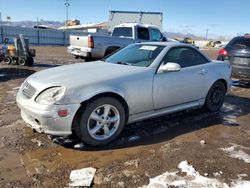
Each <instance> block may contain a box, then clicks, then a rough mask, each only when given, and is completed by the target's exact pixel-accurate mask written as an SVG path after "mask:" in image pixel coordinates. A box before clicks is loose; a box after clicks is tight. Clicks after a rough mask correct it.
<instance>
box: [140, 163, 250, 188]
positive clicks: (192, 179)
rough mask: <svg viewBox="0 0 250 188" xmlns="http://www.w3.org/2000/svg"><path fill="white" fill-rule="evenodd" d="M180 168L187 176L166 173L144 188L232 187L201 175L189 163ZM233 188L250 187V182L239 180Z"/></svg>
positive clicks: (153, 179) (182, 164)
mask: <svg viewBox="0 0 250 188" xmlns="http://www.w3.org/2000/svg"><path fill="white" fill-rule="evenodd" d="M178 168H179V169H180V170H181V172H184V173H185V174H186V175H184V176H181V175H178V172H179V171H175V172H165V173H164V174H162V175H159V176H157V177H155V178H150V180H149V184H148V185H144V186H143V188H155V187H161V188H167V187H171V186H176V187H181V188H188V187H203V188H229V187H230V186H229V185H228V184H226V183H224V182H221V181H219V180H217V179H215V178H207V177H204V176H202V175H200V173H199V172H197V171H196V170H195V169H194V167H193V166H192V165H190V164H188V162H187V161H182V162H180V164H179V165H178ZM231 187H232V188H239V187H243V188H245V187H250V181H242V180H241V178H240V179H239V180H236V181H233V182H232V184H231Z"/></svg>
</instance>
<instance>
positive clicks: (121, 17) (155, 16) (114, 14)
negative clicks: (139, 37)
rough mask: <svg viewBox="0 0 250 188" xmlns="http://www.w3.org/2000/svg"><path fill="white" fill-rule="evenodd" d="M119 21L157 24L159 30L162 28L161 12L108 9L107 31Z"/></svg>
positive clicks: (119, 22) (110, 30) (111, 29)
mask: <svg viewBox="0 0 250 188" xmlns="http://www.w3.org/2000/svg"><path fill="white" fill-rule="evenodd" d="M121 23H142V24H150V25H155V26H157V27H158V28H159V29H160V30H161V31H162V29H163V27H162V24H163V13H162V12H142V11H137V12H136V11H135V12H134V11H114V10H111V11H109V18H108V31H109V32H112V31H113V28H114V27H115V26H117V25H119V24H121Z"/></svg>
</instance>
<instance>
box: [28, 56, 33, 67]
mask: <svg viewBox="0 0 250 188" xmlns="http://www.w3.org/2000/svg"><path fill="white" fill-rule="evenodd" d="M33 63H34V59H33V57H28V59H27V65H28V66H32V65H33Z"/></svg>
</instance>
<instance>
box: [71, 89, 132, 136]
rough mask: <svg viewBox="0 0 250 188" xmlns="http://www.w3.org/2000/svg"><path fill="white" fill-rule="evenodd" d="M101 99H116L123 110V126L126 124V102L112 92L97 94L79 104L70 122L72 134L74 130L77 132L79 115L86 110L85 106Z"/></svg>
mask: <svg viewBox="0 0 250 188" xmlns="http://www.w3.org/2000/svg"><path fill="white" fill-rule="evenodd" d="M101 97H112V98H115V99H117V100H118V101H119V102H120V103H121V104H122V106H123V107H124V110H125V124H126V123H127V122H128V118H129V107H128V104H127V102H126V101H125V99H124V98H123V97H122V96H121V95H119V94H117V93H114V92H103V93H99V94H96V95H94V96H92V97H90V98H89V99H87V100H85V101H83V102H81V106H80V107H79V109H78V110H77V112H76V114H75V116H74V118H73V122H72V126H71V129H72V132H74V131H75V130H78V128H79V126H77V125H78V123H79V122H78V121H79V119H80V117H81V114H82V111H83V110H84V109H85V108H86V106H87V105H88V104H89V103H90V102H91V101H94V100H96V99H98V98H101ZM79 132H80V131H77V134H78V133H79Z"/></svg>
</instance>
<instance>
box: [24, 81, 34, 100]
mask: <svg viewBox="0 0 250 188" xmlns="http://www.w3.org/2000/svg"><path fill="white" fill-rule="evenodd" d="M22 93H23V95H24V96H25V97H26V98H28V99H30V98H31V97H33V95H34V94H35V93H36V88H34V87H33V86H32V85H30V84H29V83H28V82H25V83H24V84H23V88H22Z"/></svg>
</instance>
